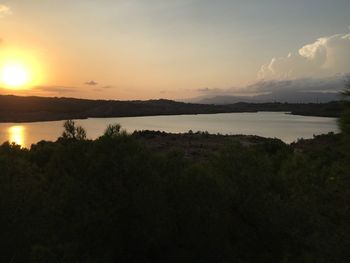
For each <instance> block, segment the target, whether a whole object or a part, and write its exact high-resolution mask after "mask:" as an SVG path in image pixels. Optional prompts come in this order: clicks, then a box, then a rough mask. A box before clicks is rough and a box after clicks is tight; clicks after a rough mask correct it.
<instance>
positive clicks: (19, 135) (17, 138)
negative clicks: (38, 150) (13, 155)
mask: <svg viewBox="0 0 350 263" xmlns="http://www.w3.org/2000/svg"><path fill="white" fill-rule="evenodd" d="M7 132H8V141H9V142H10V143H15V144H18V145H22V146H25V145H26V143H25V126H23V125H16V126H11V127H9V128H8V130H7Z"/></svg>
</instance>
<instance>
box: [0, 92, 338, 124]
mask: <svg viewBox="0 0 350 263" xmlns="http://www.w3.org/2000/svg"><path fill="white" fill-rule="evenodd" d="M340 110H341V105H340V103H339V102H329V103H324V104H320V103H308V104H302V103H278V102H276V103H235V104H229V105H214V104H195V103H184V102H176V101H172V100H165V99H159V100H147V101H138V100H137V101H136V100H135V101H118V100H87V99H75V98H47V97H20V96H13V95H0V122H34V121H53V120H65V119H85V118H104V117H133V116H154V115H181V114H213V113H232V112H257V111H285V112H291V113H292V114H298V115H309V116H325V117H338V116H339V114H340Z"/></svg>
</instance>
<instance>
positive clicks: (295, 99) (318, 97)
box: [191, 92, 341, 105]
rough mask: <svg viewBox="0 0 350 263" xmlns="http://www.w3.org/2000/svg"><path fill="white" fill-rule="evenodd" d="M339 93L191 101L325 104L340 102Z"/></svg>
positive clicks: (275, 93)
mask: <svg viewBox="0 0 350 263" xmlns="http://www.w3.org/2000/svg"><path fill="white" fill-rule="evenodd" d="M340 99H341V97H340V95H339V93H330V92H329V93H322V92H293V93H292V92H274V93H271V94H265V95H257V96H213V97H204V98H203V97H201V98H195V99H193V100H191V101H192V102H195V103H203V104H217V105H222V104H233V103H237V102H249V103H253V102H254V103H265V102H275V101H278V102H283V103H284V102H286V103H327V102H330V101H337V100H340Z"/></svg>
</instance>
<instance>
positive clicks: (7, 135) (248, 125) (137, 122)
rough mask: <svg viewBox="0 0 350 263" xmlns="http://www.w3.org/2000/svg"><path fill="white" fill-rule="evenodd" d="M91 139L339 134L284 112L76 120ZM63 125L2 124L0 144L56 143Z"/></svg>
mask: <svg viewBox="0 0 350 263" xmlns="http://www.w3.org/2000/svg"><path fill="white" fill-rule="evenodd" d="M76 122H77V123H78V125H81V126H83V127H84V128H85V129H86V131H87V135H88V138H91V139H94V138H97V137H99V136H101V135H102V134H103V132H104V130H105V129H106V127H107V125H108V124H114V123H119V124H121V125H122V127H123V128H124V129H126V130H127V131H128V132H133V131H135V130H159V131H165V132H172V133H184V132H188V131H189V130H192V131H194V132H196V131H208V132H209V133H214V134H216V133H221V134H246V135H259V136H263V137H272V138H279V139H281V140H283V141H284V142H286V143H291V142H293V141H296V140H297V139H299V138H305V139H306V138H312V137H313V135H318V134H324V133H328V132H338V128H337V120H336V119H335V118H325V117H309V116H297V115H291V114H288V113H284V112H258V113H223V114H200V115H175V116H150V117H127V118H90V119H85V120H77V121H76ZM62 125H63V121H51V122H34V123H0V143H3V142H5V141H10V142H15V143H17V144H20V145H22V146H23V147H30V145H31V144H33V143H36V142H38V141H40V140H53V141H54V140H56V139H57V138H58V137H59V136H60V135H61V134H62V131H63V127H62Z"/></svg>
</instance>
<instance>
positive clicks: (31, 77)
mask: <svg viewBox="0 0 350 263" xmlns="http://www.w3.org/2000/svg"><path fill="white" fill-rule="evenodd" d="M0 51H1V52H0V88H4V89H12V90H17V91H22V90H27V89H33V88H34V87H36V86H39V85H42V83H43V82H44V81H45V80H44V78H43V76H44V74H43V71H42V67H41V61H42V58H41V56H40V55H39V54H38V53H37V52H35V51H30V50H20V49H14V48H13V49H2V50H0Z"/></svg>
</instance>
